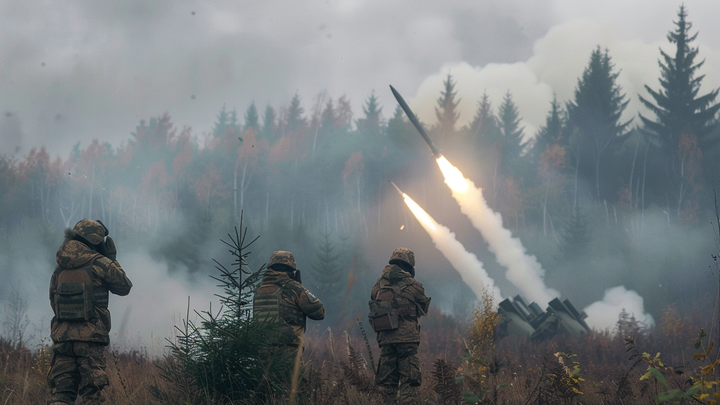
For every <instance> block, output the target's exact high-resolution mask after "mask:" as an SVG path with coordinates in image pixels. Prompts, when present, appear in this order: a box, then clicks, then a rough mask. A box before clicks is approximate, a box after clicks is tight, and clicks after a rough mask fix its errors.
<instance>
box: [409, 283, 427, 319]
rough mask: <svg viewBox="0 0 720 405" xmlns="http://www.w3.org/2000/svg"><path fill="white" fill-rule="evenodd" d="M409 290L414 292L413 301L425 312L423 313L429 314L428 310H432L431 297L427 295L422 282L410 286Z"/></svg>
mask: <svg viewBox="0 0 720 405" xmlns="http://www.w3.org/2000/svg"><path fill="white" fill-rule="evenodd" d="M409 290H410V291H411V292H412V295H413V298H412V299H413V300H414V301H415V302H416V303H417V305H418V306H419V307H420V308H421V309H422V310H423V312H424V313H425V314H427V312H428V310H429V309H430V297H428V296H427V295H425V287H423V285H422V283H421V282H419V281H417V280H415V282H414V283H413V284H412V285H411V286H410V288H409Z"/></svg>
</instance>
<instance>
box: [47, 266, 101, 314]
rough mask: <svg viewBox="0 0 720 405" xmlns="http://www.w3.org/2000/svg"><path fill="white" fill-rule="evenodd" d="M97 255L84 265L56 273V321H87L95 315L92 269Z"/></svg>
mask: <svg viewBox="0 0 720 405" xmlns="http://www.w3.org/2000/svg"><path fill="white" fill-rule="evenodd" d="M98 257H100V255H97V256H95V257H93V259H92V260H90V261H88V262H87V263H86V264H85V265H84V266H82V267H78V268H76V269H63V270H62V271H60V274H58V279H57V289H56V290H55V311H56V314H55V315H56V316H57V319H58V321H63V322H87V321H89V320H91V319H93V318H94V317H95V302H94V301H95V300H94V291H93V282H92V271H93V264H94V263H95V259H97V258H98Z"/></svg>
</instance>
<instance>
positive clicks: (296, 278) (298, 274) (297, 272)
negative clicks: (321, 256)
mask: <svg viewBox="0 0 720 405" xmlns="http://www.w3.org/2000/svg"><path fill="white" fill-rule="evenodd" d="M293 278H294V279H295V281H297V282H298V283H300V284H302V277H301V276H300V270H295V277H293Z"/></svg>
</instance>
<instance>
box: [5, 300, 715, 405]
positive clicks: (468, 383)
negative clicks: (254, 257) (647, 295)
mask: <svg viewBox="0 0 720 405" xmlns="http://www.w3.org/2000/svg"><path fill="white" fill-rule="evenodd" d="M703 302H705V303H707V302H708V300H698V302H697V304H696V305H695V306H694V307H692V308H688V310H687V311H686V312H683V311H680V310H678V309H676V308H668V309H667V310H666V311H665V312H664V314H663V315H662V317H661V318H660V319H659V320H658V324H657V325H656V326H655V327H654V328H652V329H650V330H642V328H640V329H636V330H634V331H633V332H635V336H634V341H629V340H627V339H625V338H624V337H623V336H622V335H621V334H620V333H612V332H610V333H608V332H606V333H593V334H591V335H587V336H582V337H573V336H563V335H559V336H555V337H554V338H552V339H550V340H547V341H543V342H530V341H528V340H527V339H524V338H522V339H521V338H515V337H505V338H503V339H499V340H497V339H493V341H487V340H485V341H483V339H487V336H485V337H484V336H483V335H482V334H478V332H477V331H476V332H475V336H473V335H472V334H471V333H470V327H469V326H468V325H462V324H460V323H458V322H457V321H455V320H454V319H453V318H451V317H448V316H445V315H442V314H440V313H439V312H433V313H432V314H431V315H430V317H429V318H428V319H427V320H426V322H425V323H424V325H423V339H424V340H423V343H422V344H421V346H420V348H421V350H420V356H421V360H422V364H423V385H422V387H421V392H422V397H423V398H424V400H425V401H426V403H428V404H459V403H481V404H573V403H582V404H654V403H657V402H665V403H678V404H679V403H687V404H690V403H707V404H711V403H715V402H712V401H714V400H716V398H717V395H716V394H715V389H716V387H717V383H718V381H717V380H718V378H717V372H716V371H715V370H714V367H712V366H713V364H714V361H715V357H716V356H717V354H716V350H715V349H714V348H710V349H709V350H707V343H708V342H709V339H708V337H705V338H703V339H702V341H698V340H696V339H697V337H698V332H700V330H701V328H702V327H703V326H704V325H708V328H709V322H706V320H707V319H710V318H711V317H712V308H707V307H704V306H703ZM710 302H712V299H710ZM482 322H483V319H478V318H477V317H476V319H475V323H474V327H475V328H476V329H477V327H478V324H480V327H482V325H481V324H482ZM473 339H475V341H474V345H473V346H474V350H471V352H470V353H468V350H467V348H468V347H469V346H470V343H469V341H472V340H473ZM696 342H700V343H701V344H700V345H698V348H697V349H696V348H695V344H694V343H696ZM368 346H369V348H370V352H369V351H368ZM369 353H372V355H373V356H372V358H371V357H370V356H369ZM643 353H649V355H648V354H646V355H645V356H643ZM657 353H660V355H659V356H657ZM695 353H698V354H696V355H695V356H694V354H695ZM705 354H707V356H705ZM378 355H379V349H378V348H377V345H376V344H375V342H374V339H373V336H369V339H368V340H367V341H366V339H364V337H363V334H362V332H361V330H360V327H359V325H358V323H351V324H348V325H346V326H345V328H344V330H335V329H332V328H326V329H324V330H320V329H314V330H312V331H310V333H309V334H308V345H307V350H306V352H305V361H306V362H307V367H306V372H305V376H304V377H303V381H304V386H303V388H302V389H301V394H300V395H299V396H297V397H296V398H295V397H293V398H294V399H297V403H303V402H304V403H312V404H318V405H319V404H373V403H380V398H379V397H378V396H377V394H376V393H375V392H374V388H373V384H372V378H373V377H372V366H371V365H370V364H371V363H375V364H376V362H377V358H378ZM656 357H657V358H656ZM107 359H108V368H107V371H108V375H109V377H110V386H109V387H108V388H107V389H106V390H105V394H106V397H107V403H109V404H117V405H126V404H127V405H129V404H193V403H198V402H194V400H193V399H192V395H189V393H190V392H192V391H193V390H197V387H193V386H192V385H193V382H192V381H189V380H186V381H172V380H168V379H167V378H166V377H164V376H163V373H164V372H163V370H167V369H168V367H170V366H172V365H173V364H176V362H175V361H174V359H173V358H172V357H170V356H166V357H164V358H150V357H148V356H147V355H145V354H143V351H142V349H141V348H140V349H138V350H135V351H129V352H127V351H126V352H117V351H116V350H113V349H112V347H110V348H109V349H108V352H107ZM48 364H49V356H48V354H47V352H46V351H45V349H38V350H33V351H31V350H28V349H27V348H25V347H22V346H18V345H13V344H10V343H9V342H7V341H2V346H0V404H2V405H10V404H16V405H26V404H27V405H30V404H33V405H37V404H43V403H45V401H46V399H47V398H48V395H49V390H48V388H47V385H46V380H45V375H46V373H47V370H48ZM703 367H705V368H704V369H703ZM650 369H654V370H656V371H651V370H650ZM644 375H645V377H643V376H644ZM698 381H700V383H698ZM695 386H697V387H695ZM693 387H695V388H693ZM289 401H290V398H288V395H287V393H284V394H283V393H281V392H280V393H278V395H277V396H276V397H274V398H271V399H268V400H266V401H265V402H266V403H271V404H282V403H288V402H289ZM202 403H203V404H204V403H208V402H207V400H206V401H204V402H202ZM210 403H212V402H210ZM216 403H221V402H216Z"/></svg>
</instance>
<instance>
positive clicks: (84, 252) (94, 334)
mask: <svg viewBox="0 0 720 405" xmlns="http://www.w3.org/2000/svg"><path fill="white" fill-rule="evenodd" d="M94 257H97V258H96V259H95V262H94V263H93V272H92V281H93V286H96V287H101V288H106V289H107V290H108V291H110V292H111V293H113V294H117V295H128V293H130V288H131V287H132V283H131V282H130V280H129V279H128V278H127V276H126V275H125V271H124V270H123V269H122V267H120V264H119V263H118V262H117V261H114V260H110V259H108V258H107V257H105V256H102V255H100V256H98V253H97V252H95V251H94V250H92V249H90V248H89V247H88V246H87V245H85V244H84V243H82V242H80V241H77V240H66V241H65V242H64V243H63V244H62V246H60V249H59V250H58V252H57V254H56V261H57V267H56V268H55V271H54V272H53V275H52V278H51V279H50V306H52V307H53V313H57V311H56V308H55V304H54V302H55V291H56V290H57V284H58V276H59V274H60V272H61V271H62V270H64V269H74V268H78V267H81V266H83V265H84V264H86V263H87V262H88V261H90V260H92V259H93V258H94ZM95 315H96V316H95V317H94V319H91V320H90V321H87V322H61V321H58V320H57V316H54V317H53V319H52V322H51V328H50V337H51V338H52V340H53V342H55V343H60V342H68V341H81V342H96V343H103V344H106V345H107V344H109V343H110V336H109V332H110V311H108V309H107V308H104V307H99V306H95Z"/></svg>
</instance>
